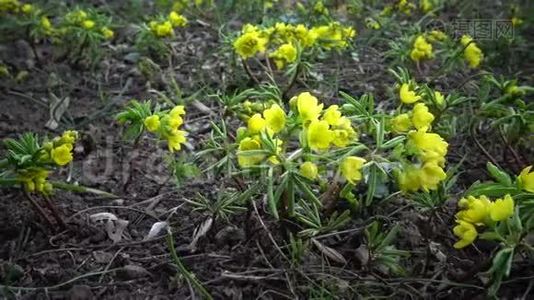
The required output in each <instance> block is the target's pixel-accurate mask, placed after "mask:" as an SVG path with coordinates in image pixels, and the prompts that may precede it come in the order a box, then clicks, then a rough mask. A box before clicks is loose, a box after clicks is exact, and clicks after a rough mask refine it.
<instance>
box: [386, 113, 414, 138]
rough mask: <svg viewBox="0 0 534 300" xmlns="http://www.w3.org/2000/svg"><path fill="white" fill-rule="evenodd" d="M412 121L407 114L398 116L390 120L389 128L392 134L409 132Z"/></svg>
mask: <svg viewBox="0 0 534 300" xmlns="http://www.w3.org/2000/svg"><path fill="white" fill-rule="evenodd" d="M411 126H412V121H410V116H409V115H408V114H400V115H398V116H396V117H395V118H393V119H392V120H391V128H392V129H393V131H394V132H397V133H401V132H406V131H408V130H410V127H411Z"/></svg>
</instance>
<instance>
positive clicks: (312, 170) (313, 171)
mask: <svg viewBox="0 0 534 300" xmlns="http://www.w3.org/2000/svg"><path fill="white" fill-rule="evenodd" d="M317 172H318V170H317V165H316V164H314V163H312V162H311V161H307V162H305V163H303V164H302V165H300V174H301V175H302V176H304V177H306V178H308V179H310V180H315V178H317Z"/></svg>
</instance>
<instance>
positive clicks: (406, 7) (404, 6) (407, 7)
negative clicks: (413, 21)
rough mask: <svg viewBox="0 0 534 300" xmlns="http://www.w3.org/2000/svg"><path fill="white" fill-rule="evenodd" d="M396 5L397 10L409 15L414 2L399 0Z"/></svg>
mask: <svg viewBox="0 0 534 300" xmlns="http://www.w3.org/2000/svg"><path fill="white" fill-rule="evenodd" d="M397 7H398V9H399V11H401V12H403V13H405V14H406V15H411V14H412V10H413V9H414V8H415V4H413V3H411V2H409V1H408V0H399V2H398V3H397Z"/></svg>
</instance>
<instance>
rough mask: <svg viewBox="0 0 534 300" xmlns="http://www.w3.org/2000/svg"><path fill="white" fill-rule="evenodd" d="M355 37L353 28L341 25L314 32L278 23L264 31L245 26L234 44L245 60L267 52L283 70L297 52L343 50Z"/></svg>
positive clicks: (330, 25)
mask: <svg viewBox="0 0 534 300" xmlns="http://www.w3.org/2000/svg"><path fill="white" fill-rule="evenodd" d="M355 35H356V31H355V30H354V29H353V28H351V27H345V26H342V25H341V24H339V23H338V22H332V23H330V24H328V25H322V26H314V27H311V28H308V27H306V26H305V25H303V24H298V25H292V24H286V23H276V24H275V25H274V26H270V27H265V28H260V27H258V26H255V25H251V24H246V25H245V26H243V29H242V30H241V34H240V35H239V36H238V37H237V38H236V39H235V40H234V42H233V46H234V49H235V51H236V53H237V54H238V55H239V56H240V57H241V58H243V59H247V58H250V57H254V56H255V55H257V54H258V53H265V52H268V54H267V56H268V57H270V58H272V59H273V60H274V62H275V64H276V66H277V67H278V68H279V69H281V68H283V67H284V66H285V65H286V64H290V63H292V62H295V61H296V59H297V57H298V49H303V50H304V49H307V48H310V47H313V46H318V47H321V48H323V49H326V50H331V49H343V48H346V47H347V46H348V45H349V42H350V40H351V39H352V38H353V37H354V36H355Z"/></svg>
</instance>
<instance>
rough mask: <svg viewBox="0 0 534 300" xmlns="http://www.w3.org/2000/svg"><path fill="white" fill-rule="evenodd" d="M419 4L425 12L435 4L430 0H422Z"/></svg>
mask: <svg viewBox="0 0 534 300" xmlns="http://www.w3.org/2000/svg"><path fill="white" fill-rule="evenodd" d="M419 6H420V7H421V9H422V10H423V11H424V12H425V13H428V12H429V11H431V10H432V9H433V8H434V5H432V2H431V1H430V0H421V3H420V5H419Z"/></svg>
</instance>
